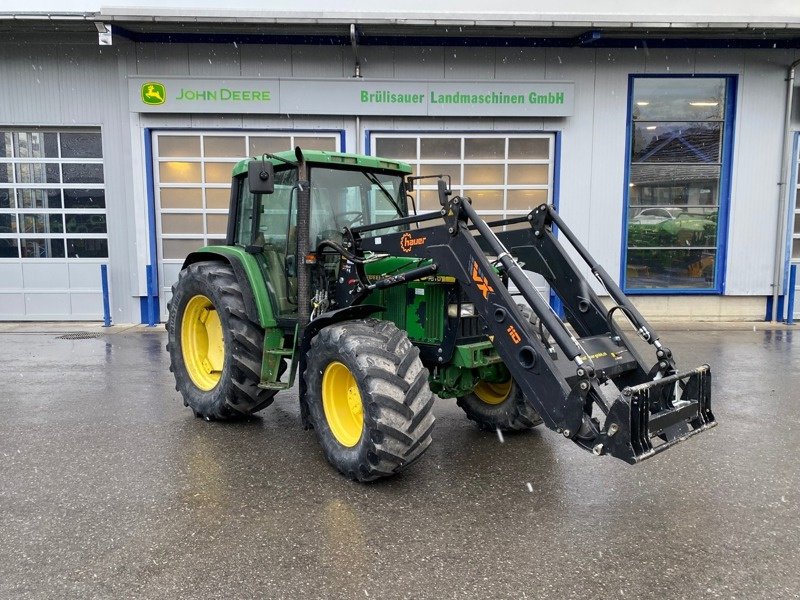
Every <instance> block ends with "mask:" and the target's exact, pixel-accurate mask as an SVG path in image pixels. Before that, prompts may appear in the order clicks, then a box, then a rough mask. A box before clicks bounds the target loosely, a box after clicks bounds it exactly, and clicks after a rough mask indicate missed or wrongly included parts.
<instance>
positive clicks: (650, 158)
mask: <svg viewBox="0 0 800 600" xmlns="http://www.w3.org/2000/svg"><path fill="white" fill-rule="evenodd" d="M730 88H731V81H730V79H729V78H725V77H635V78H633V79H632V93H631V111H630V114H631V122H630V131H631V137H630V140H629V142H630V144H629V148H630V155H629V157H628V160H629V162H628V167H629V168H628V173H629V177H628V182H627V184H628V188H627V206H626V214H627V222H626V241H627V247H626V250H627V252H626V257H625V270H624V283H625V286H624V287H626V288H627V289H628V290H633V291H637V290H641V291H644V290H662V289H669V290H709V291H719V289H720V281H719V280H720V274H719V271H720V269H719V265H718V259H719V256H720V251H721V240H720V236H719V235H718V230H719V228H720V214H721V209H724V207H725V206H726V203H727V197H726V195H727V192H726V191H725V190H726V189H727V182H726V181H725V170H724V168H723V167H724V165H725V162H726V154H727V151H728V147H729V145H730V131H729V128H730V126H729V122H728V120H727V119H729V118H730V117H731V116H732V115H730V114H728V113H729V112H730V110H731V109H730V108H729V105H730V104H731V98H730V96H731V94H730Z"/></svg>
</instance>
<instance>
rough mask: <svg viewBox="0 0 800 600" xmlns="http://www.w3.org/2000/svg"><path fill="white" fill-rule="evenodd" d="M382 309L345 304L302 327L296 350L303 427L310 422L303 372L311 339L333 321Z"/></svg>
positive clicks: (365, 315) (363, 317) (369, 305)
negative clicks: (343, 306)
mask: <svg viewBox="0 0 800 600" xmlns="http://www.w3.org/2000/svg"><path fill="white" fill-rule="evenodd" d="M382 310H384V307H383V306H378V305H377V304H356V305H355V306H346V307H345V308H339V309H336V310H331V311H328V312H324V313H322V314H320V315H319V316H318V317H316V318H315V319H314V320H313V321H311V322H310V323H309V324H308V325H306V327H305V329H303V334H302V339H301V340H300V346H299V348H298V349H297V351H298V367H297V369H298V372H297V374H298V379H299V380H300V381H299V388H300V389H299V394H298V396H299V397H300V418H301V420H302V423H303V428H304V429H311V423H310V420H309V418H308V405H307V404H306V380H305V377H304V374H305V372H306V355H307V354H308V351H309V350H310V349H311V340H312V339H313V338H314V336H315V335H317V334H318V333H319V332H320V331H321V330H322V329H323V328H325V327H327V326H328V325H333V324H334V323H340V322H341V321H350V320H352V319H366V318H367V317H369V316H370V315H373V314H375V313H376V312H380V311H382Z"/></svg>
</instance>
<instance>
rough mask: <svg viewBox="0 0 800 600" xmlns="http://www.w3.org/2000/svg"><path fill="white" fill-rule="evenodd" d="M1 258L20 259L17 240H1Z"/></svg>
mask: <svg viewBox="0 0 800 600" xmlns="http://www.w3.org/2000/svg"><path fill="white" fill-rule="evenodd" d="M0 258H19V249H18V248H17V240H14V239H8V238H0Z"/></svg>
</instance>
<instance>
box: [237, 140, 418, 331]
mask: <svg viewBox="0 0 800 600" xmlns="http://www.w3.org/2000/svg"><path fill="white" fill-rule="evenodd" d="M302 158H303V161H302V163H299V162H298V161H297V158H296V156H295V153H293V152H282V153H279V154H276V155H273V157H272V158H268V159H265V161H264V162H263V163H262V161H259V160H255V161H254V160H252V159H248V160H246V161H242V162H240V163H239V164H238V165H237V166H236V168H235V169H234V173H233V185H232V199H231V219H230V223H231V225H230V226H229V228H228V244H233V245H237V246H241V247H243V248H245V249H247V251H248V252H249V253H251V254H253V255H255V256H256V257H257V259H258V262H259V264H260V266H261V267H262V269H263V271H264V279H265V281H266V282H267V288H268V290H269V293H270V295H271V296H272V298H271V299H272V305H273V307H274V309H275V313H276V317H278V318H281V320H283V321H285V322H290V321H293V320H294V318H295V317H296V315H297V271H298V269H297V264H298V258H297V248H298V244H297V241H298V240H297V230H298V227H297V218H298V211H297V206H298V202H297V194H298V191H300V190H302V187H303V185H306V183H305V182H306V181H307V184H308V186H309V187H310V194H311V204H310V220H309V239H308V246H307V248H308V249H309V250H310V251H311V252H315V250H316V249H317V247H318V246H319V244H320V243H321V242H322V241H323V240H329V241H333V242H335V243H341V242H343V235H342V232H343V230H344V228H346V227H347V228H350V227H357V226H363V225H373V224H375V223H380V222H384V221H392V220H394V219H398V218H401V217H405V216H408V208H407V203H406V190H405V185H404V177H405V176H406V175H409V174H410V173H411V169H410V167H408V165H405V164H403V163H398V162H394V161H387V160H383V159H379V158H371V157H363V156H358V157H356V156H354V155H349V154H344V153H335V152H322V151H306V152H304V154H303V155H302ZM265 168H266V169H267V170H268V171H269V173H270V174H269V175H268V176H266V177H265V179H266V180H269V181H268V182H267V183H268V185H267V188H266V189H267V191H262V190H264V189H265V188H262V187H261V183H260V181H259V180H258V179H256V180H255V183H254V178H253V177H252V176H251V173H250V172H251V171H253V170H255V171H257V172H258V173H262V174H264V175H266V171H264V170H263V169H265ZM269 184H271V185H269ZM252 188H254V189H252ZM269 188H271V191H269ZM234 215H235V218H234ZM405 227H407V226H395V227H391V228H386V229H384V230H379V231H374V232H371V233H370V235H380V234H386V233H394V232H397V231H400V230H401V228H405ZM337 258H338V255H337ZM327 267H328V269H329V270H333V271H336V272H334V273H332V275H334V277H335V276H338V267H339V261H338V260H334V261H333V262H332V263H331V264H329V265H327Z"/></svg>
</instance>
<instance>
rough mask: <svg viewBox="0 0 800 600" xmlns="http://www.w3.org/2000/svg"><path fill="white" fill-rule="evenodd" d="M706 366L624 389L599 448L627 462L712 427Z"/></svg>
mask: <svg viewBox="0 0 800 600" xmlns="http://www.w3.org/2000/svg"><path fill="white" fill-rule="evenodd" d="M716 424H717V422H716V420H715V419H714V415H713V413H712V412H711V370H710V368H709V366H708V365H703V366H702V367H698V368H696V369H693V370H691V371H686V372H683V373H676V374H674V375H670V376H668V377H662V378H661V379H658V380H655V381H649V382H647V383H643V384H641V385H636V386H632V387H626V388H624V389H623V390H622V395H621V396H620V397H619V398H617V400H616V401H615V402H614V403H613V404H612V405H611V410H610V411H609V414H608V416H607V418H606V423H605V427H604V429H605V431H604V433H605V438H606V441H605V443H604V444H603V445H604V448H605V451H606V452H607V453H608V454H610V455H612V456H615V457H616V458H620V459H622V460H624V461H626V462H628V463H630V464H635V463H638V462H641V461H643V460H645V459H647V458H650V457H651V456H655V455H656V454H658V453H659V452H663V451H664V450H667V449H668V448H670V447H672V446H674V445H675V444H677V443H678V442H681V441H683V440H685V439H687V438H690V437H692V436H694V435H696V434H698V433H701V432H702V431H705V430H706V429H710V428H711V427H714V426H716Z"/></svg>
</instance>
